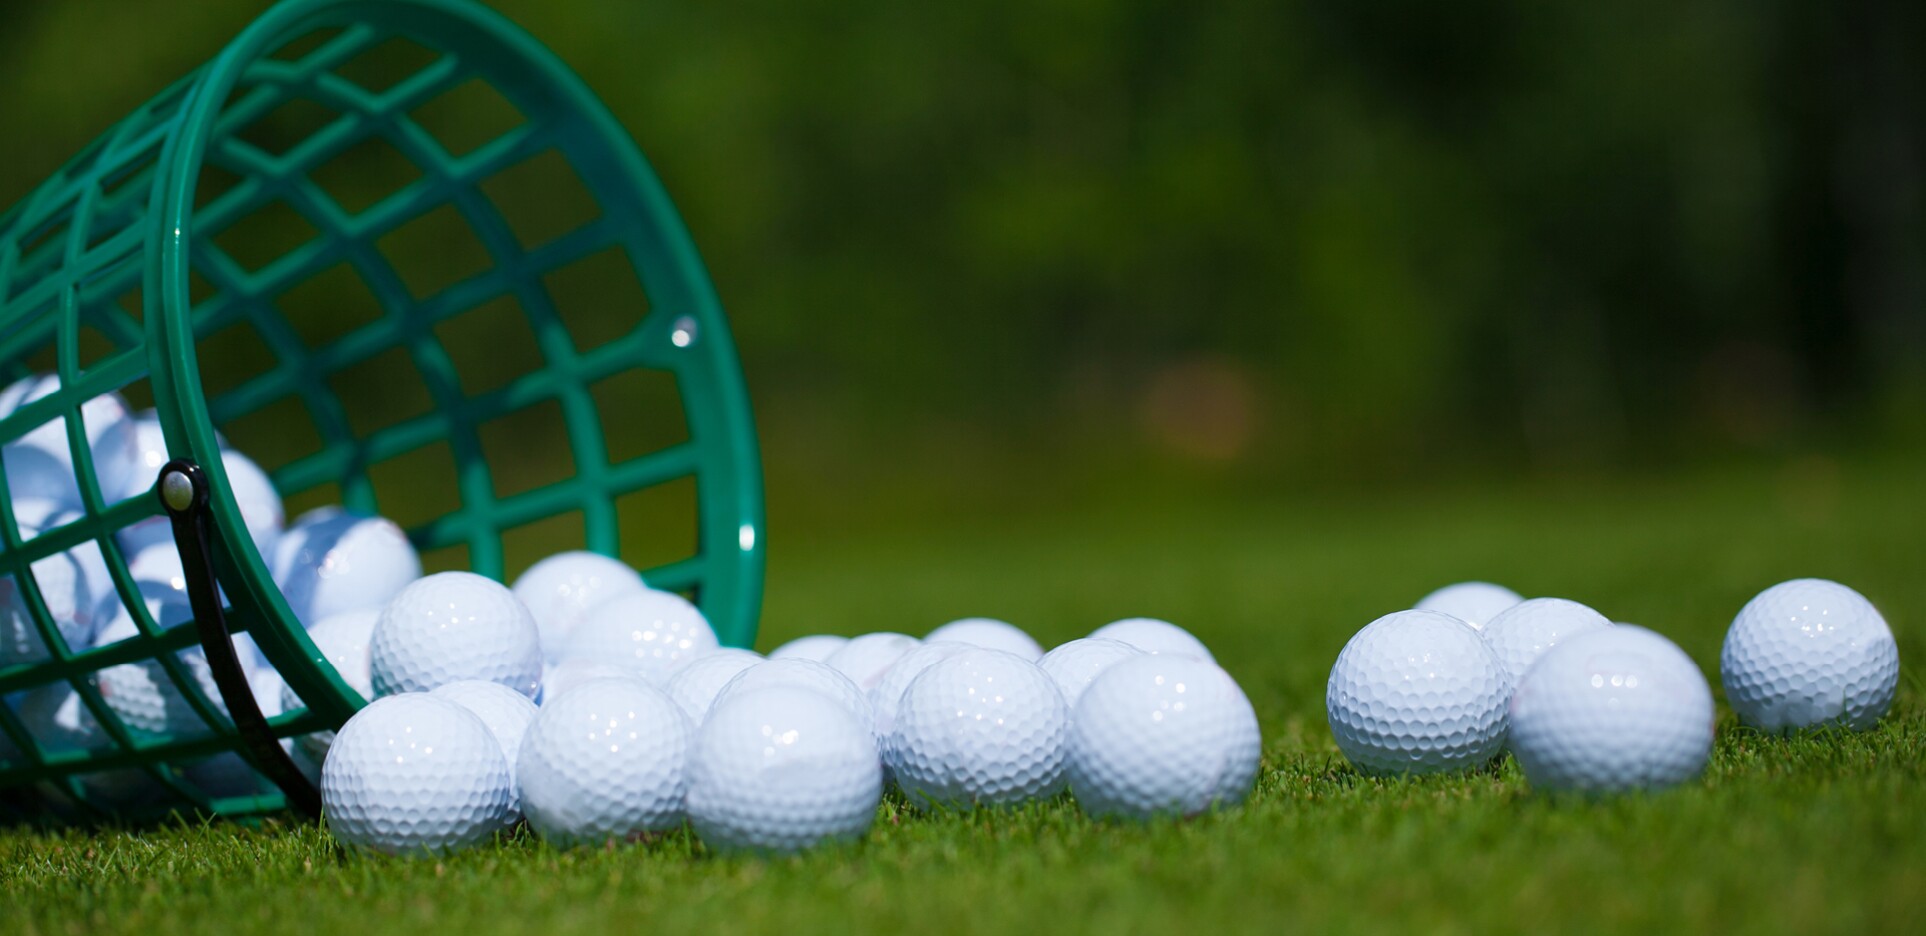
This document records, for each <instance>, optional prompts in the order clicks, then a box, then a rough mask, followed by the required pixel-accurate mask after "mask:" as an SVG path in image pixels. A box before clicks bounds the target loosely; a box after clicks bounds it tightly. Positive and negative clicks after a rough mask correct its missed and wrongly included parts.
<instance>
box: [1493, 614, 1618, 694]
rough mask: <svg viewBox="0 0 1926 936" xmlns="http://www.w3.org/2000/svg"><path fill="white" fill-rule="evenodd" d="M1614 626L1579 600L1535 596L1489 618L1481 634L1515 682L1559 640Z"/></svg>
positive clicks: (1514, 683) (1513, 682)
mask: <svg viewBox="0 0 1926 936" xmlns="http://www.w3.org/2000/svg"><path fill="white" fill-rule="evenodd" d="M1460 620H1463V619H1462V618H1460ZM1611 626H1612V622H1611V619H1610V618H1607V617H1606V616H1605V615H1603V614H1600V613H1598V612H1597V611H1593V610H1592V609H1590V608H1588V607H1586V606H1584V605H1582V604H1579V603H1578V602H1576V601H1567V600H1565V599H1563V598H1533V599H1531V600H1530V601H1521V602H1519V603H1517V604H1515V605H1512V606H1511V607H1509V608H1506V609H1505V610H1504V611H1502V612H1500V613H1499V614H1498V615H1497V616H1496V617H1493V618H1492V619H1491V620H1489V621H1486V622H1485V626H1484V628H1483V629H1482V630H1479V634H1480V635H1481V636H1483V637H1484V639H1485V643H1486V644H1488V645H1490V647H1491V649H1492V652H1493V653H1496V654H1498V660H1499V662H1501V663H1503V664H1504V665H1505V672H1506V674H1508V675H1509V676H1510V677H1511V681H1512V684H1513V685H1516V684H1517V682H1518V680H1520V679H1522V678H1524V676H1525V670H1527V669H1530V668H1531V664H1532V663H1533V662H1534V661H1536V660H1537V659H1538V657H1539V656H1540V655H1541V654H1543V653H1544V652H1545V651H1547V650H1550V649H1551V648H1552V647H1554V646H1557V645H1558V642H1559V641H1561V640H1570V639H1571V638H1573V637H1576V636H1578V635H1579V634H1583V633H1587V632H1590V631H1595V630H1604V629H1605V628H1608V627H1611Z"/></svg>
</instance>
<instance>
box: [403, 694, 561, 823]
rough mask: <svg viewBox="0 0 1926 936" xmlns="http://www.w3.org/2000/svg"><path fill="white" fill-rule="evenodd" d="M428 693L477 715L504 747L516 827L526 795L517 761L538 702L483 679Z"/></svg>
mask: <svg viewBox="0 0 1926 936" xmlns="http://www.w3.org/2000/svg"><path fill="white" fill-rule="evenodd" d="M428 694H429V695H431V696H434V697H435V698H437V699H443V700H446V701H449V702H453V703H455V704H456V705H459V706H461V707H462V708H465V709H467V710H469V711H470V712H473V713H475V717H476V718H479V719H481V721H482V724H483V725H485V726H487V727H488V733H489V734H490V735H493V736H494V738H495V741H496V743H497V744H500V745H501V748H502V759H503V760H505V761H507V762H508V789H509V792H510V796H509V800H510V802H509V809H508V819H507V824H508V825H514V824H515V823H516V822H518V821H520V820H521V818H522V796H521V785H520V784H519V783H517V782H516V781H515V761H516V758H518V757H520V756H521V753H522V737H523V736H524V735H526V734H527V733H528V726H529V725H531V724H534V722H535V715H536V713H537V709H536V708H535V703H533V702H530V701H529V700H528V697H527V696H525V695H522V694H521V693H519V692H516V691H515V690H513V689H510V688H508V687H507V686H504V685H502V684H501V683H492V682H484V681H482V680H479V679H463V680H460V681H457V682H451V683H448V684H447V685H445V686H438V687H436V688H435V690H434V691H432V692H430V693H428Z"/></svg>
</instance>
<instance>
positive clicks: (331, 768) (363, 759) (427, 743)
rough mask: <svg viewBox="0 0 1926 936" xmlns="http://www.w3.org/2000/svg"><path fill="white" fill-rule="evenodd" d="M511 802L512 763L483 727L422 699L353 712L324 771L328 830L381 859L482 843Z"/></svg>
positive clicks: (455, 708) (402, 698)
mask: <svg viewBox="0 0 1926 936" xmlns="http://www.w3.org/2000/svg"><path fill="white" fill-rule="evenodd" d="M510 800H511V792H510V787H509V775H508V763H507V761H506V760H505V759H503V757H502V751H501V746H500V745H499V744H498V743H496V741H495V737H494V736H493V735H491V734H489V733H488V728H487V727H486V726H484V725H483V724H482V722H481V719H479V718H476V717H475V715H474V713H472V712H470V711H468V710H467V709H465V708H462V707H461V706H459V705H456V704H454V703H453V702H449V701H446V700H444V699H437V698H434V697H432V696H429V695H427V694H424V693H410V694H407V695H398V696H390V697H388V698H385V699H377V700H375V701H374V702H373V703H371V704H370V705H368V706H367V707H366V708H364V709H362V710H361V711H359V712H356V713H355V715H354V717H353V718H350V719H348V723H347V724H345V725H343V726H341V730H340V732H339V733H337V735H336V737H335V740H334V746H333V748H332V749H330V750H329V752H328V760H327V763H326V764H325V765H323V766H322V768H321V810H322V813H323V814H324V815H326V816H327V819H328V828H329V830H330V831H332V832H333V833H334V835H335V837H336V838H338V839H340V840H341V841H342V842H344V843H346V844H349V845H353V846H358V847H361V848H367V849H372V850H374V851H378V852H385V853H387V854H410V853H424V852H425V853H443V852H449V851H454V850H457V849H461V848H465V847H468V846H471V845H475V844H478V843H480V842H481V841H483V840H484V839H486V838H488V837H489V836H490V835H492V834H494V833H495V832H496V831H497V830H498V829H500V828H501V827H502V826H503V825H504V824H505V823H506V822H507V819H508V812H509V803H510Z"/></svg>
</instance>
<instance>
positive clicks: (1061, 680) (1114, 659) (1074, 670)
mask: <svg viewBox="0 0 1926 936" xmlns="http://www.w3.org/2000/svg"><path fill="white" fill-rule="evenodd" d="M1143 655H1144V652H1143V651H1142V650H1139V649H1137V648H1136V647H1133V646H1131V645H1129V644H1127V643H1124V642H1123V641H1121V640H1111V639H1110V638H1108V637H1083V638H1079V639H1077V640H1072V641H1070V642H1068V643H1065V644H1061V645H1059V646H1057V647H1056V648H1055V649H1053V650H1051V651H1050V652H1049V653H1046V654H1044V655H1043V659H1042V660H1040V661H1038V663H1037V665H1038V666H1040V667H1042V668H1043V671H1044V672H1045V673H1048V674H1050V678H1051V679H1053V680H1055V681H1056V683H1057V691H1059V692H1061V693H1063V701H1064V704H1066V705H1069V706H1070V707H1072V708H1075V707H1076V704H1077V700H1078V699H1079V698H1082V697H1083V691H1084V690H1085V689H1088V688H1090V684H1091V683H1092V682H1094V681H1095V680H1096V678H1097V675H1098V674H1100V673H1102V672H1103V671H1104V670H1106V669H1109V668H1110V666H1111V664H1113V663H1118V662H1121V661H1123V660H1128V659H1130V658H1131V657H1135V656H1143Z"/></svg>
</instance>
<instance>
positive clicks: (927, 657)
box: [869, 640, 978, 744]
mask: <svg viewBox="0 0 1926 936" xmlns="http://www.w3.org/2000/svg"><path fill="white" fill-rule="evenodd" d="M973 649H978V648H975V647H972V646H971V645H969V644H966V643H957V642H956V641H954V640H936V641H924V642H922V643H920V644H917V645H916V648H915V649H913V650H911V651H910V652H908V653H905V654H903V655H902V657H901V658H899V659H898V660H897V661H896V663H895V664H894V665H892V666H891V667H890V668H889V670H888V672H885V673H884V674H883V676H882V678H881V679H878V680H877V681H876V685H875V686H873V687H871V688H870V690H869V709H870V718H871V721H872V722H873V724H874V727H875V729H876V740H877V743H878V744H881V743H883V742H884V741H885V740H886V739H887V738H889V734H890V732H892V731H895V730H896V709H897V707H898V706H900V705H902V703H903V692H904V690H906V689H908V688H909V684H910V683H912V682H914V681H915V680H916V677H918V676H921V675H923V671H924V670H926V669H929V668H930V667H931V666H934V665H935V664H936V662H937V661H938V660H943V659H947V658H948V657H950V656H952V655H954V654H958V653H962V652H963V651H965V650H973Z"/></svg>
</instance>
